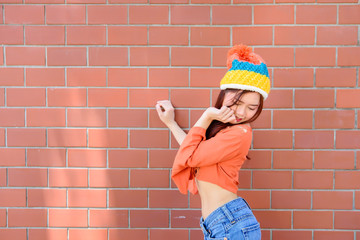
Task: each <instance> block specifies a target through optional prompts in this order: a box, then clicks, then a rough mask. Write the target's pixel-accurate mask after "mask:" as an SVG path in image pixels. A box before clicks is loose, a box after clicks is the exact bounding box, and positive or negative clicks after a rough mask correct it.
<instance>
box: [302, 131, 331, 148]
mask: <svg viewBox="0 0 360 240" xmlns="http://www.w3.org/2000/svg"><path fill="white" fill-rule="evenodd" d="M295 148H305V149H307V148H309V149H314V148H329V149H332V148H334V132H333V131H295Z"/></svg>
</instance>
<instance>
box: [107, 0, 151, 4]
mask: <svg viewBox="0 0 360 240" xmlns="http://www.w3.org/2000/svg"><path fill="white" fill-rule="evenodd" d="M109 3H131V4H134V3H148V0H109Z"/></svg>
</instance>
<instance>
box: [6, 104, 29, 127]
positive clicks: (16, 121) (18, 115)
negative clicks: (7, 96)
mask: <svg viewBox="0 0 360 240" xmlns="http://www.w3.org/2000/svg"><path fill="white" fill-rule="evenodd" d="M0 126H1V127H24V126H25V110H24V109H21V108H2V109H0Z"/></svg>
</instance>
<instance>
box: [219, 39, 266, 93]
mask: <svg viewBox="0 0 360 240" xmlns="http://www.w3.org/2000/svg"><path fill="white" fill-rule="evenodd" d="M227 67H228V71H227V72H226V74H225V76H224V77H223V78H222V80H221V82H220V88H221V89H227V88H235V89H243V90H250V91H254V92H258V93H260V94H261V95H262V96H263V97H264V100H265V99H266V98H267V97H268V94H269V92H270V78H269V72H268V69H267V66H266V64H265V61H264V60H263V59H262V58H261V57H260V56H259V55H257V54H256V53H254V52H253V51H252V48H251V47H249V46H245V45H236V46H234V47H232V48H231V49H230V50H229V52H228V55H227Z"/></svg>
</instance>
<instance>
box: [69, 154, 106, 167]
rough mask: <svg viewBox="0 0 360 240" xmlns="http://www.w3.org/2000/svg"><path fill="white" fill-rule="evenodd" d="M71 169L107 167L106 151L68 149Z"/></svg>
mask: <svg viewBox="0 0 360 240" xmlns="http://www.w3.org/2000/svg"><path fill="white" fill-rule="evenodd" d="M68 166H69V167H88V168H91V167H106V150H103V149H68Z"/></svg>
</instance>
